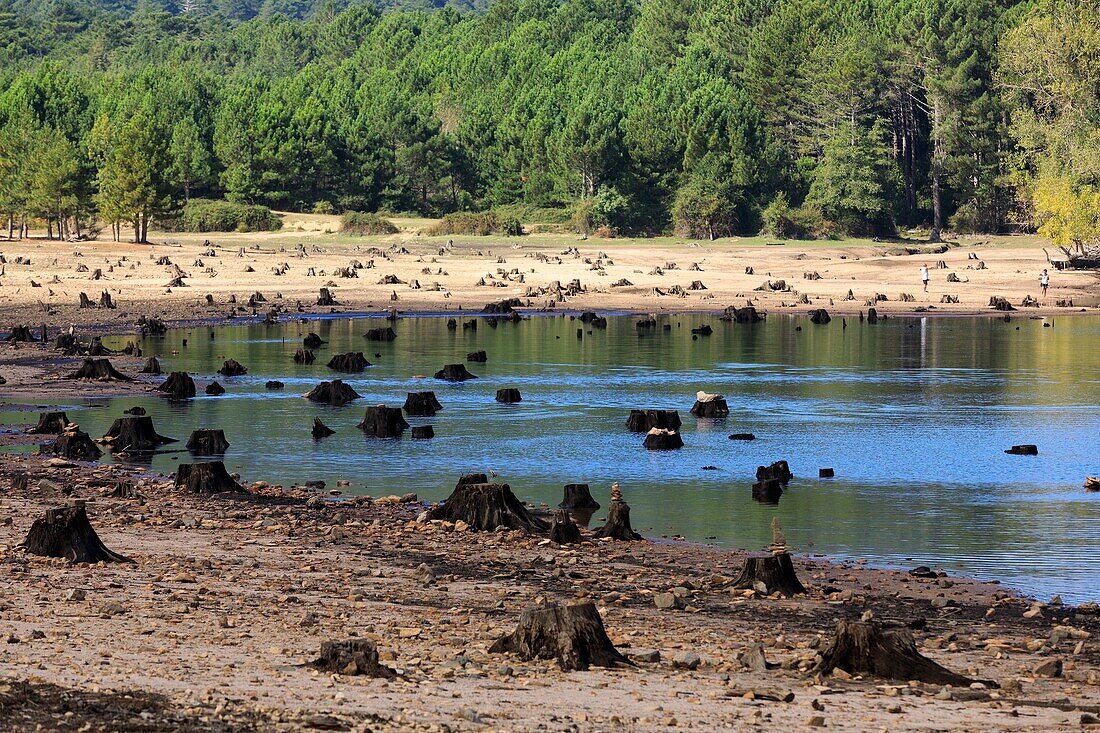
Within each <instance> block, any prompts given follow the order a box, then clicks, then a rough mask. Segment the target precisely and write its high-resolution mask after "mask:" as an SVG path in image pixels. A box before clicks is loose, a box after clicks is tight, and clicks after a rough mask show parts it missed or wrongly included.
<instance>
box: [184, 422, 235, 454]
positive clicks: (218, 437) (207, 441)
mask: <svg viewBox="0 0 1100 733" xmlns="http://www.w3.org/2000/svg"><path fill="white" fill-rule="evenodd" d="M187 450H188V451H190V452H191V454H192V455H196V456H220V455H222V454H224V453H225V452H226V451H227V450H229V441H228V440H226V439H225V431H224V430H212V429H209V428H204V429H201V430H196V431H194V432H192V433H191V437H190V438H189V439H188V440H187Z"/></svg>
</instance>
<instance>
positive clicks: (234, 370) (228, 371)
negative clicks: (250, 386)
mask: <svg viewBox="0 0 1100 733" xmlns="http://www.w3.org/2000/svg"><path fill="white" fill-rule="evenodd" d="M218 374H221V375H222V376H226V377H240V376H243V375H245V374H248V369H247V368H246V367H245V366H244V365H243V364H241V363H240V362H239V361H237V360H236V359H229V360H227V361H226V362H225V363H224V364H222V368H221V369H219V370H218Z"/></svg>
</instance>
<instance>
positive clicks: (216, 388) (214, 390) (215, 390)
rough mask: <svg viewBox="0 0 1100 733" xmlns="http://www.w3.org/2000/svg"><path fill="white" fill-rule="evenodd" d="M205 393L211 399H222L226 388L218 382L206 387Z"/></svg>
mask: <svg viewBox="0 0 1100 733" xmlns="http://www.w3.org/2000/svg"><path fill="white" fill-rule="evenodd" d="M204 391H205V392H206V394H208V395H209V396H211V397H221V396H222V395H223V394H225V387H223V386H221V385H220V384H218V383H217V382H211V383H210V384H208V385H206V389H205V390H204Z"/></svg>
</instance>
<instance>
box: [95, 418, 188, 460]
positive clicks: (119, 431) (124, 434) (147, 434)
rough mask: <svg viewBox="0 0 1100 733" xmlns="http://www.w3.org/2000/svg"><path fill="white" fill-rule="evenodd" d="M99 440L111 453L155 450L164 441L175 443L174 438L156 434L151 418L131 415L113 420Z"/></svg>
mask: <svg viewBox="0 0 1100 733" xmlns="http://www.w3.org/2000/svg"><path fill="white" fill-rule="evenodd" d="M100 442H101V443H106V444H107V445H108V446H109V447H110V449H111V452H112V453H142V452H148V451H152V450H156V448H158V447H159V446H162V445H164V444H165V443H175V442H176V439H175V438H166V437H164V436H163V435H157V431H156V430H154V429H153V418H151V417H147V416H140V417H133V416H131V417H120V418H118V419H117V420H115V421H114V422H113V423H112V424H111V427H110V428H109V429H108V430H107V433H106V434H105V435H104V436H103V437H102V438H100Z"/></svg>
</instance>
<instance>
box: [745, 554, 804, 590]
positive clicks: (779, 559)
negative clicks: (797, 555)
mask: <svg viewBox="0 0 1100 733" xmlns="http://www.w3.org/2000/svg"><path fill="white" fill-rule="evenodd" d="M756 583H763V584H764V585H765V586H766V587H767V592H768V593H781V594H782V595H785V596H793V595H795V594H796V593H805V592H806V588H805V587H804V586H803V585H802V583H801V582H800V581H799V580H798V576H797V575H796V574H795V572H794V563H792V562H791V556H790V555H788V554H787V553H786V552H781V553H779V554H778V555H773V554H771V553H768V554H767V555H750V556H749V557H747V558H745V564H744V566H743V567H742V568H741V573H740V574H739V575H738V576H737V578H736V579H735V580H734V581H733V587H734V588H752V587H754V585H755V584H756Z"/></svg>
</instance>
